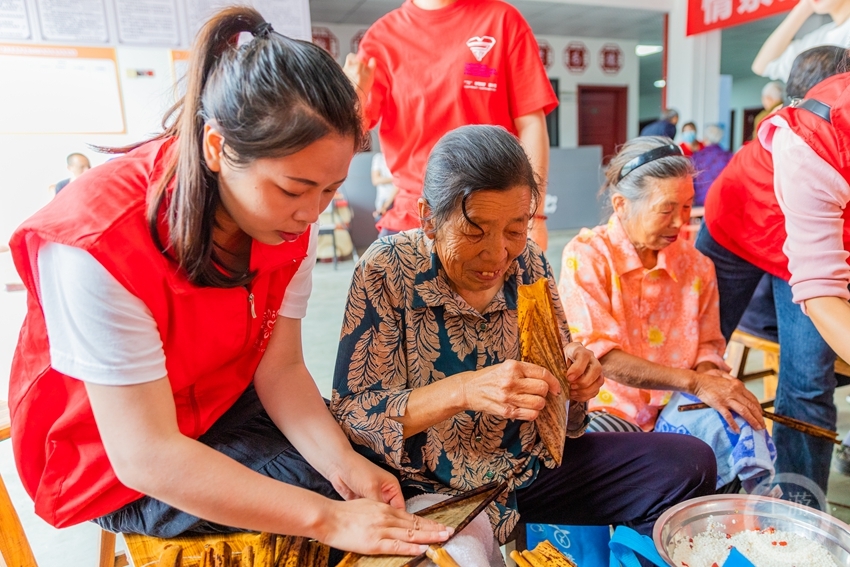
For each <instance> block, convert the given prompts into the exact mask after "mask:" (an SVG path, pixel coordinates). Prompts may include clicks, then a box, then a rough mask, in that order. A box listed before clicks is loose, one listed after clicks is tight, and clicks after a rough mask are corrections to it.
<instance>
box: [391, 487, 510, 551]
mask: <svg viewBox="0 0 850 567" xmlns="http://www.w3.org/2000/svg"><path fill="white" fill-rule="evenodd" d="M449 498H451V497H450V496H448V495H446V494H420V495H419V496H414V497H413V498H411V499H410V500H408V501H407V502H406V503H405V505H406V507H407V511H408V512H418V511H419V510H422V509H423V508H427V507H428V506H433V505H434V504H437V503H438V502H442V501H443V500H448V499H449ZM443 548H444V549H445V550H446V551H447V552H448V554H449V555H451V556H452V558H453V559H454V560H455V562H456V563H457V564H458V565H463V567H499V566H501V567H504V565H505V558H504V557H502V552H501V550H500V549H499V544H498V542H497V541H496V536H494V535H493V527H492V526H491V525H490V519H489V518H488V517H487V513H486V512H481V513H480V514H478V516H476V517H475V519H474V520H472V521H471V522H470V523H469V525H468V526H466V527H465V528H464V529H463V531H462V532H460V533H459V534H457V535H455V536H454V537H452V539H451V540H450V541H449V542H448V543H447V544H445V545H444V546H443ZM425 565H428V567H435V566H434V563H432V562H431V561H428V562H427V563H425Z"/></svg>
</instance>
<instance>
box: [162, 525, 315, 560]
mask: <svg viewBox="0 0 850 567" xmlns="http://www.w3.org/2000/svg"><path fill="white" fill-rule="evenodd" d="M329 552H330V548H329V547H328V546H326V545H324V544H322V543H319V542H317V541H314V540H309V539H307V538H303V537H291V536H279V535H275V534H269V533H262V534H260V535H259V536H257V538H256V540H254V541H253V542H251V543H250V544H249V545H246V546H245V547H244V548H243V549H242V551H241V552H235V553H234V551H233V549H232V548H231V546H230V544H229V543H227V542H224V541H218V542H215V543H214V544H212V545H206V546H204V550H203V551H202V552H201V556H200V558H199V561H198V562H195V561H194V559H198V558H188V557H187V558H185V560H184V557H183V547H182V546H181V545H179V544H168V545H166V546H165V547H164V548H163V550H162V553H161V555H160V557H159V561H158V563H157V565H158V567H189V566H194V565H198V567H327V565H328V554H329Z"/></svg>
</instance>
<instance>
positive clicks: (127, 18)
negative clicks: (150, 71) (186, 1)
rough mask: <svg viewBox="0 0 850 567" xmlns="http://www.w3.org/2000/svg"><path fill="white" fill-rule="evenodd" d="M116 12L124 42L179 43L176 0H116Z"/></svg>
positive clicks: (121, 38) (141, 43) (120, 37)
mask: <svg viewBox="0 0 850 567" xmlns="http://www.w3.org/2000/svg"><path fill="white" fill-rule="evenodd" d="M0 2H2V0H0ZM115 14H116V17H117V19H118V41H120V42H121V43H132V44H140V45H179V44H180V34H179V33H178V32H177V7H176V6H175V4H174V0H115Z"/></svg>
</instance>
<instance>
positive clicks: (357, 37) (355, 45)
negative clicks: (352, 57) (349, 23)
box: [351, 30, 366, 53]
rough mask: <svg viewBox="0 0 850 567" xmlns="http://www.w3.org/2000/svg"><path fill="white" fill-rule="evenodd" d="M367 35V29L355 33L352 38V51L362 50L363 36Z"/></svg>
mask: <svg viewBox="0 0 850 567" xmlns="http://www.w3.org/2000/svg"><path fill="white" fill-rule="evenodd" d="M365 35H366V30H357V33H356V34H354V36H352V38H351V53H357V52H358V51H360V42H361V41H363V36H365Z"/></svg>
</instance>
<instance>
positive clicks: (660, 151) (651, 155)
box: [617, 144, 685, 183]
mask: <svg viewBox="0 0 850 567" xmlns="http://www.w3.org/2000/svg"><path fill="white" fill-rule="evenodd" d="M684 155H685V154H683V153H682V148H680V147H679V146H677V145H676V144H667V145H666V146H661V147H660V148H655V149H653V150H649V151H648V152H645V153H642V154H640V155H639V156H637V157H636V158H632V159H630V160H629V161H628V162H626V165H624V166H623V168H622V169H621V170H620V175H619V176H618V177H617V183H619V182H620V181H622V180H623V178H624V177H625V176H627V175H628V174H630V173H631V172H633V171H634V170H636V169H637V168H639V167H640V166H642V165H646V164H648V163H649V162H651V161H655V160H657V159H661V158H666V157H671V156H676V157H683V156H684Z"/></svg>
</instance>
